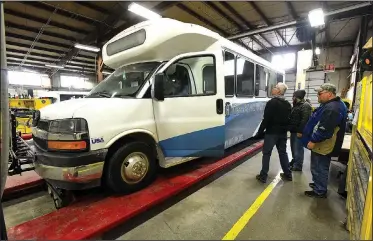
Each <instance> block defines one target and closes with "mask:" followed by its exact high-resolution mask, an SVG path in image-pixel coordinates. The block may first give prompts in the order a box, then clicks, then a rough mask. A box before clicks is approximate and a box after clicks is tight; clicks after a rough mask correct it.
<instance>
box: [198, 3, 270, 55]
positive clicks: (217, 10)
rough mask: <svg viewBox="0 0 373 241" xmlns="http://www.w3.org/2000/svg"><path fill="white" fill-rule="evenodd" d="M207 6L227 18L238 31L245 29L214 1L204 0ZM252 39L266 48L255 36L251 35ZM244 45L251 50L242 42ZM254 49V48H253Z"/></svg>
mask: <svg viewBox="0 0 373 241" xmlns="http://www.w3.org/2000/svg"><path fill="white" fill-rule="evenodd" d="M204 3H205V4H206V5H207V6H209V7H210V8H212V9H213V10H214V11H215V12H217V13H218V14H219V15H220V16H222V17H223V18H225V19H227V20H228V21H229V22H230V23H231V24H233V25H235V26H236V28H238V30H239V31H240V32H242V31H245V29H244V28H243V27H242V26H241V25H239V24H238V23H237V22H236V21H235V20H234V19H233V18H231V17H230V16H229V15H227V14H226V13H225V12H224V11H223V10H221V9H220V8H219V7H218V6H216V5H215V4H214V3H212V2H209V1H206V2H204ZM251 38H252V39H253V41H254V42H255V43H256V44H258V45H259V46H260V47H262V48H263V49H265V48H266V46H264V44H262V43H261V42H260V41H259V40H258V39H257V38H255V37H254V36H253V37H251ZM244 46H245V47H246V48H249V49H250V50H253V49H252V48H250V47H249V46H247V45H246V44H244ZM253 51H254V50H253Z"/></svg>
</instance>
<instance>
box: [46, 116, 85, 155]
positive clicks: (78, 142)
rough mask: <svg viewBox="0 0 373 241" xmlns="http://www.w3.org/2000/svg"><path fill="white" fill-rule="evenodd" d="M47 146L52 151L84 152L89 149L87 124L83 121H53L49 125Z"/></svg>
mask: <svg viewBox="0 0 373 241" xmlns="http://www.w3.org/2000/svg"><path fill="white" fill-rule="evenodd" d="M47 142H48V143H47V145H48V149H49V150H54V151H86V150H88V149H89V135H88V124H87V121H86V120H85V119H82V118H72V119H62V120H53V121H51V122H50V124H49V133H48V140H47Z"/></svg>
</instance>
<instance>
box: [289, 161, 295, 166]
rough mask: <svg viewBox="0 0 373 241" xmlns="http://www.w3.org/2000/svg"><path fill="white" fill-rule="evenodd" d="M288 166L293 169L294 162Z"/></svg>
mask: <svg viewBox="0 0 373 241" xmlns="http://www.w3.org/2000/svg"><path fill="white" fill-rule="evenodd" d="M289 166H290V168H293V166H294V160H291V162H289Z"/></svg>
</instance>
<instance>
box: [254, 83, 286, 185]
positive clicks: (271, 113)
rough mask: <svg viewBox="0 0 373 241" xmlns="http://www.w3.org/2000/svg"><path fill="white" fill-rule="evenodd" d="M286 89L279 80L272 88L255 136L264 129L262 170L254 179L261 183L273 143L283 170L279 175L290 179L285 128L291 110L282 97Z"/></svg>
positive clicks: (266, 169) (262, 132)
mask: <svg viewBox="0 0 373 241" xmlns="http://www.w3.org/2000/svg"><path fill="white" fill-rule="evenodd" d="M286 90H287V86H286V85H285V84H284V83H281V82H280V83H278V84H277V85H276V86H275V87H274V88H273V90H272V95H273V96H274V97H273V98H272V99H271V100H269V101H268V102H267V104H266V107H265V109H264V118H263V121H262V123H261V125H260V127H259V130H258V134H257V136H262V135H263V134H264V131H265V137H264V146H263V159H262V170H261V172H260V174H259V175H257V176H256V179H258V180H259V181H261V182H263V183H265V182H266V181H267V176H268V171H269V161H270V158H271V154H272V149H273V147H274V146H275V145H276V147H277V151H278V154H279V156H280V163H281V168H282V170H283V173H281V177H282V178H283V179H285V180H288V181H292V175H291V171H290V166H289V158H288V154H287V152H286V142H287V129H288V125H289V116H290V112H291V105H290V103H289V102H288V101H287V100H285V98H284V94H285V92H286Z"/></svg>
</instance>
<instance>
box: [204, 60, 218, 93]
mask: <svg viewBox="0 0 373 241" xmlns="http://www.w3.org/2000/svg"><path fill="white" fill-rule="evenodd" d="M215 79H216V76H215V66H213V65H206V66H205V67H203V69H202V80H203V93H205V94H209V93H215V88H216V86H215Z"/></svg>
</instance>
